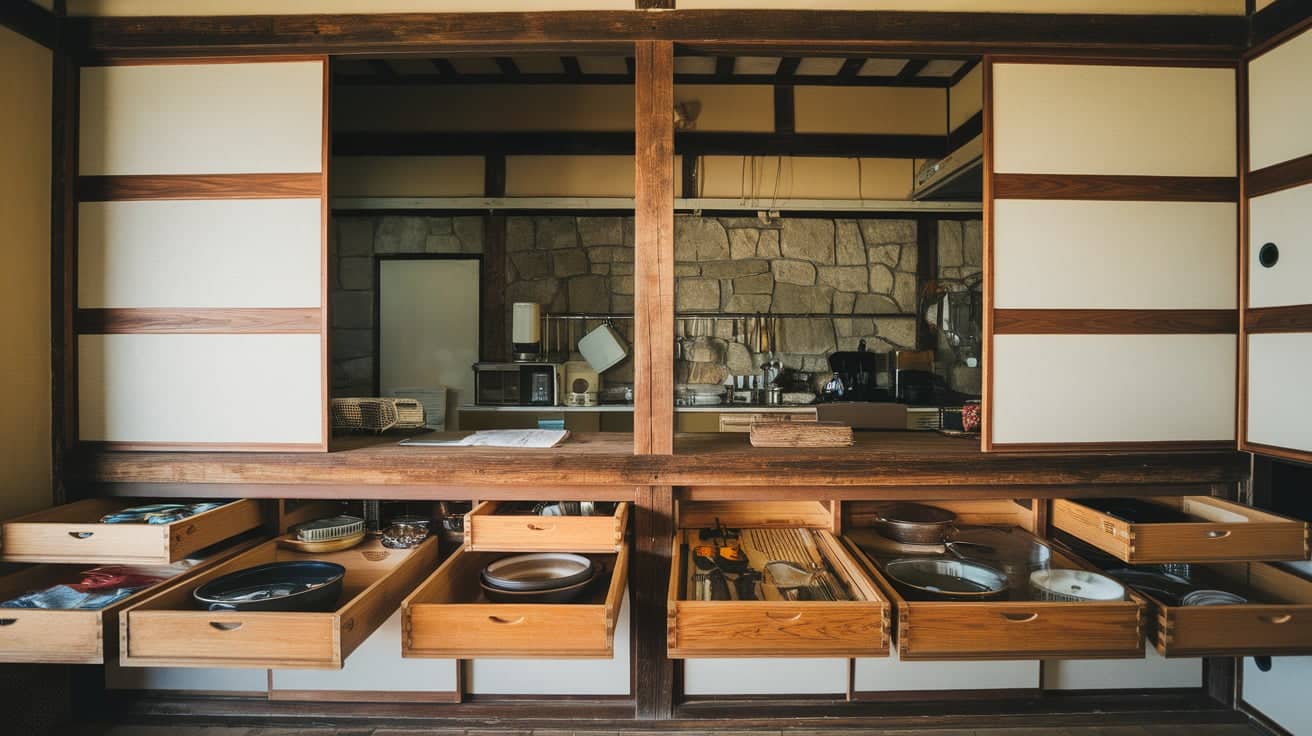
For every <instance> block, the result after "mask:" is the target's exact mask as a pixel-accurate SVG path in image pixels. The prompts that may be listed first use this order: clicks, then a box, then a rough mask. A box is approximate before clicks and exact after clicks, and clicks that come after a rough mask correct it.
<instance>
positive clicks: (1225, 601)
mask: <svg viewBox="0 0 1312 736" xmlns="http://www.w3.org/2000/svg"><path fill="white" fill-rule="evenodd" d="M1247 602H1248V599H1247V598H1245V597H1243V596H1241V595H1235V594H1234V593H1231V592H1230V591H1228V590H1210V589H1203V590H1195V591H1194V592H1192V593H1189V594H1188V595H1186V596H1184V597H1183V598H1181V599H1180V605H1182V606H1233V605H1238V604H1240V603H1247Z"/></svg>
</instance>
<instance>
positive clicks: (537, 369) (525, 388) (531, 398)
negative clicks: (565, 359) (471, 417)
mask: <svg viewBox="0 0 1312 736" xmlns="http://www.w3.org/2000/svg"><path fill="white" fill-rule="evenodd" d="M561 374H562V371H561V366H560V365H559V364H557V363H475V364H474V403H475V404H478V405H479V406H556V405H557V404H559V403H560V401H559V399H560V390H561V377H562V376H561Z"/></svg>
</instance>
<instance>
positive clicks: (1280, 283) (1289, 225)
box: [1248, 78, 1312, 307]
mask: <svg viewBox="0 0 1312 736" xmlns="http://www.w3.org/2000/svg"><path fill="white" fill-rule="evenodd" d="M1309 81H1310V82H1312V78H1309ZM1309 96H1312V93H1309ZM1308 137H1309V138H1312V134H1309V136H1308ZM1248 214H1249V218H1248V228H1249V239H1248V242H1249V245H1248V306H1250V307H1279V306H1286V305H1291V304H1312V223H1310V222H1309V217H1310V216H1312V184H1305V185H1303V186H1301V187H1295V188H1293V189H1286V190H1284V191H1280V192H1275V193H1273V194H1266V195H1263V196H1261V197H1254V198H1253V199H1251V200H1249V204H1248ZM1267 243H1274V244H1275V245H1276V247H1277V248H1278V249H1279V256H1280V257H1279V259H1278V260H1277V261H1276V263H1275V265H1274V266H1271V267H1269V268H1268V267H1266V266H1263V265H1262V264H1261V262H1260V261H1259V260H1258V259H1259V256H1260V255H1261V252H1262V246H1263V245H1265V244H1267Z"/></svg>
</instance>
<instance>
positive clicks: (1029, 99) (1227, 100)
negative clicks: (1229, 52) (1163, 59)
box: [993, 64, 1236, 176]
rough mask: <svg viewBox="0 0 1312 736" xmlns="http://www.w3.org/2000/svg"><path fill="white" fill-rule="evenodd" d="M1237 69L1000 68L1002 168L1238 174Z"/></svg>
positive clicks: (996, 106)
mask: <svg viewBox="0 0 1312 736" xmlns="http://www.w3.org/2000/svg"><path fill="white" fill-rule="evenodd" d="M1235 100H1236V96H1235V72H1234V70H1233V69H1191V68H1178V67H1136V66H1106V65H1100V64H1088V65H1054V64H997V65H995V66H994V67H993V166H994V171H996V172H1002V173H1009V172H1015V173H1023V174H1141V175H1151V176H1234V175H1235V173H1236V158H1235V157H1236V151H1235V145H1236V133H1235V118H1236V115H1235Z"/></svg>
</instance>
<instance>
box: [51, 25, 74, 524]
mask: <svg viewBox="0 0 1312 736" xmlns="http://www.w3.org/2000/svg"><path fill="white" fill-rule="evenodd" d="M56 9H57V10H59V11H60V12H62V11H63V3H62V1H61V2H60V3H58V4H57V5H56ZM57 40H58V43H57V46H58V48H56V49H55V53H54V73H53V76H52V86H53V93H52V95H51V98H52V101H53V105H52V112H51V124H52V130H51V176H50V185H51V208H50V344H51V355H50V369H51V377H52V381H51V393H50V397H51V408H52V411H51V413H50V425H51V426H50V434H51V468H52V481H53V490H54V493H53V498H52V500H53V501H54V502H55V503H65V502H67V501H70V500H76V499H75V498H74V496H75V495H76V489H73V488H70V487H69V484H68V483H66V470H65V465H66V463H67V457H68V454H69V453H70V452H71V451H72V449H73V448H74V447H75V446H76V445H77V426H78V415H77V334H76V332H75V331H74V328H73V320H74V314H75V312H76V305H77V191H76V190H77V131H78V127H77V126H78V117H79V110H78V96H79V94H78V80H79V77H80V75H79V74H78V65H77V62H76V61H75V60H74V59H73V57H72V56H71V55H70V54H68V53H66V52H65V51H64V50H63V43H62V37H61V38H59V39H57Z"/></svg>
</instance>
